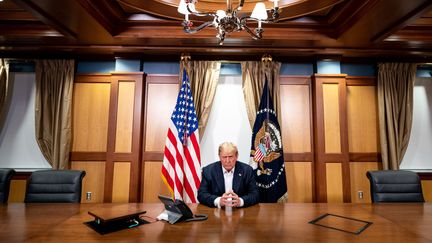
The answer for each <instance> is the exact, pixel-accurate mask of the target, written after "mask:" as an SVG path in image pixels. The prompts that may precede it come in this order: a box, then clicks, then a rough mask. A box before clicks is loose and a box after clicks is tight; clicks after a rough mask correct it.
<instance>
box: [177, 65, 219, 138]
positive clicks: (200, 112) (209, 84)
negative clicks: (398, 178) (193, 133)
mask: <svg viewBox="0 0 432 243" xmlns="http://www.w3.org/2000/svg"><path fill="white" fill-rule="evenodd" d="M220 68H221V62H218V61H188V60H187V61H182V62H180V79H182V78H183V70H184V69H186V72H187V73H188V76H189V80H190V85H191V90H192V95H193V98H194V104H195V109H196V113H197V118H198V126H199V135H200V138H202V136H203V135H204V131H205V128H206V125H207V122H208V118H209V116H210V110H211V107H212V104H213V99H214V96H215V93H216V87H217V84H218V81H219V74H220Z"/></svg>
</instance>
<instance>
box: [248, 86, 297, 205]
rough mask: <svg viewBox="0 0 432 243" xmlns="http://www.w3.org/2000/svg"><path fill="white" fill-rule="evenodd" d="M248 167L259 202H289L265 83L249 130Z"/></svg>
mask: <svg viewBox="0 0 432 243" xmlns="http://www.w3.org/2000/svg"><path fill="white" fill-rule="evenodd" d="M250 163H251V166H252V168H254V170H255V172H256V178H257V180H256V181H257V185H258V188H259V193H260V202H262V203H274V202H284V201H286V199H287V198H288V190H287V184H286V177H285V164H284V159H283V149H282V137H281V132H280V127H279V123H278V121H277V118H276V112H275V110H274V108H273V101H272V99H271V95H270V94H269V89H268V85H267V80H266V82H265V85H264V90H263V93H262V95H261V101H260V105H259V108H258V111H257V114H256V119H255V123H254V126H253V130H252V143H251V153H250Z"/></svg>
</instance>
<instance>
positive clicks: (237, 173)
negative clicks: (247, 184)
mask: <svg viewBox="0 0 432 243" xmlns="http://www.w3.org/2000/svg"><path fill="white" fill-rule="evenodd" d="M238 163H241V162H238V161H237V162H236V165H235V170H234V178H233V191H234V192H235V193H237V194H238V192H239V190H240V185H241V180H242V177H243V169H242V167H241V166H240V165H239V164H238Z"/></svg>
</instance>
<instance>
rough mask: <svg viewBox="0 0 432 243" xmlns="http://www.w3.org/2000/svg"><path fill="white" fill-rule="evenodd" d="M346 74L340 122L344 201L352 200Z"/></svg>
mask: <svg viewBox="0 0 432 243" xmlns="http://www.w3.org/2000/svg"><path fill="white" fill-rule="evenodd" d="M346 86H347V85H346V76H344V77H341V78H340V80H339V124H340V142H341V152H342V156H343V161H342V189H343V202H344V203H350V202H351V179H350V177H351V173H350V164H349V147H348V114H347V113H348V111H347V110H348V108H347V103H348V101H347V89H346Z"/></svg>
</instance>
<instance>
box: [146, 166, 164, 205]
mask: <svg viewBox="0 0 432 243" xmlns="http://www.w3.org/2000/svg"><path fill="white" fill-rule="evenodd" d="M161 171H162V162H161V161H146V162H145V163H144V187H143V190H144V191H143V193H142V195H143V202H145V203H154V202H160V201H159V199H158V197H157V196H158V194H162V195H166V196H171V192H170V191H169V189H168V187H167V186H166V185H165V184H164V183H163V181H162V179H161Z"/></svg>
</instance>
